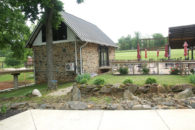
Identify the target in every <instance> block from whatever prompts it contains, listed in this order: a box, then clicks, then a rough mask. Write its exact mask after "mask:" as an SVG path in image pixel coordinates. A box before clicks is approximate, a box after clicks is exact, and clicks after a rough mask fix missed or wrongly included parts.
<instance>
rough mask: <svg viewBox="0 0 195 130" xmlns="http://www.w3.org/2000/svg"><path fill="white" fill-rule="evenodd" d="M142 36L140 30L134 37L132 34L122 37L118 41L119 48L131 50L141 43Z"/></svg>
mask: <svg viewBox="0 0 195 130" xmlns="http://www.w3.org/2000/svg"><path fill="white" fill-rule="evenodd" d="M140 36H141V34H140V33H139V32H135V36H134V37H131V35H127V36H126V37H124V36H123V37H121V38H120V39H119V40H118V43H117V44H118V46H119V50H129V49H135V48H137V43H141V39H140Z"/></svg>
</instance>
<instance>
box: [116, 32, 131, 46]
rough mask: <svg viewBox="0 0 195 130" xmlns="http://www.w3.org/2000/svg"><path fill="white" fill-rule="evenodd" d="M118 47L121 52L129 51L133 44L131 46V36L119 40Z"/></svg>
mask: <svg viewBox="0 0 195 130" xmlns="http://www.w3.org/2000/svg"><path fill="white" fill-rule="evenodd" d="M118 45H119V49H120V50H129V49H131V48H132V44H131V36H130V35H128V36H127V37H124V36H123V37H121V38H120V39H119V40H118Z"/></svg>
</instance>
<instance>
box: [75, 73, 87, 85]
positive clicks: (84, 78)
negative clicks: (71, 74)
mask: <svg viewBox="0 0 195 130" xmlns="http://www.w3.org/2000/svg"><path fill="white" fill-rule="evenodd" d="M90 78H91V76H90V74H81V75H77V77H76V82H77V83H79V84H85V83H87V81H88V80H90Z"/></svg>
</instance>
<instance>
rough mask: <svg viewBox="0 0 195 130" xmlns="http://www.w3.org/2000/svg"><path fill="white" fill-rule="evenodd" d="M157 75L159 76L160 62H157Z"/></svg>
mask: <svg viewBox="0 0 195 130" xmlns="http://www.w3.org/2000/svg"><path fill="white" fill-rule="evenodd" d="M157 74H158V75H159V62H157Z"/></svg>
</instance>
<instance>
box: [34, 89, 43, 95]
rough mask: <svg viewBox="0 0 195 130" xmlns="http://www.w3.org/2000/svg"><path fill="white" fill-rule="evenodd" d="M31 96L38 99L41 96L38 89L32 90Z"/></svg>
mask: <svg viewBox="0 0 195 130" xmlns="http://www.w3.org/2000/svg"><path fill="white" fill-rule="evenodd" d="M32 95H34V96H38V97H41V96H42V94H41V92H40V91H39V90H38V89H33V91H32Z"/></svg>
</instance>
